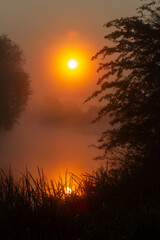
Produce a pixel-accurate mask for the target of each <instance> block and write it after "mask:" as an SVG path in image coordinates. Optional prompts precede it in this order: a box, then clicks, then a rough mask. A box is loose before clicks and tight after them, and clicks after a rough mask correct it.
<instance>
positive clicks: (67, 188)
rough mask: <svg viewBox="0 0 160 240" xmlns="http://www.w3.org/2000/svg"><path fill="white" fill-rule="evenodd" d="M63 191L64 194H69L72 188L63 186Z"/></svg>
mask: <svg viewBox="0 0 160 240" xmlns="http://www.w3.org/2000/svg"><path fill="white" fill-rule="evenodd" d="M64 192H65V194H66V195H70V194H71V193H72V189H71V188H69V187H66V188H64Z"/></svg>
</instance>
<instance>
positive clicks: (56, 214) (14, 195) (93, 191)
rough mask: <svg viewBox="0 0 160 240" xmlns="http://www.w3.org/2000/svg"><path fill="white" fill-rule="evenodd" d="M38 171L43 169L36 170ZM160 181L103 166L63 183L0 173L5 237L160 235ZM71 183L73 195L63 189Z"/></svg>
mask: <svg viewBox="0 0 160 240" xmlns="http://www.w3.org/2000/svg"><path fill="white" fill-rule="evenodd" d="M38 171H39V169H38ZM159 185H160V181H159V184H158V181H157V182H156V179H154V180H153V179H148V180H146V178H145V176H143V174H142V173H136V174H135V175H133V174H132V175H125V173H122V172H120V171H119V172H118V171H117V170H111V171H108V170H107V169H104V168H100V169H99V170H97V171H96V172H95V173H93V174H91V175H89V174H86V175H83V176H81V177H77V176H75V175H73V174H71V173H66V178H65V182H64V183H63V181H62V180H61V179H59V181H57V182H55V181H52V180H51V181H48V180H47V179H46V178H45V177H44V174H43V172H40V171H39V177H38V178H37V179H34V178H33V177H32V175H31V174H30V173H29V172H28V171H26V173H25V174H20V176H19V179H17V178H16V180H14V179H13V176H12V173H11V170H10V171H9V173H5V172H3V171H1V180H0V236H1V239H4V240H5V239H7V240H8V239H16V240H18V239H26V240H30V239H77V240H78V239H81V240H82V239H87V240H89V239H97V240H99V239H111V240H113V239H115V240H118V239H128V240H130V239H132V240H133V239H135V240H138V239H140V240H142V239H145V240H146V239H154V240H155V239H160V187H159ZM66 186H70V187H71V188H73V189H74V190H72V193H71V194H66V193H65V188H66Z"/></svg>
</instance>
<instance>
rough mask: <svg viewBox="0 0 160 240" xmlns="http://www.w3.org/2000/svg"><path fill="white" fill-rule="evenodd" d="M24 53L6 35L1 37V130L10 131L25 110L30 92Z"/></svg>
mask: <svg viewBox="0 0 160 240" xmlns="http://www.w3.org/2000/svg"><path fill="white" fill-rule="evenodd" d="M23 63H24V59H23V53H22V51H21V49H20V48H19V46H18V45H17V44H15V43H14V42H13V41H12V40H11V39H9V37H8V36H6V35H1V36H0V129H10V128H12V127H13V125H14V123H15V122H16V121H17V120H18V118H19V117H20V114H21V112H22V111H23V110H24V109H25V106H26V103H27V100H28V97H29V95H30V94H31V90H30V81H29V76H28V74H27V73H26V72H25V71H24V70H23Z"/></svg>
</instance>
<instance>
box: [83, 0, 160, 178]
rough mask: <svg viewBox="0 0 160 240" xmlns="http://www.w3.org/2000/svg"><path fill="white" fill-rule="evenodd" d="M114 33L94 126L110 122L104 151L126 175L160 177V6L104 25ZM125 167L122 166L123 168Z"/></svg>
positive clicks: (97, 93) (143, 8)
mask: <svg viewBox="0 0 160 240" xmlns="http://www.w3.org/2000/svg"><path fill="white" fill-rule="evenodd" d="M104 26H105V27H106V28H110V29H111V32H109V33H108V34H107V35H106V36H105V39H106V41H107V45H106V46H104V47H103V48H102V49H101V50H100V51H99V52H97V53H96V54H95V56H94V57H93V60H94V59H97V58H98V57H99V56H101V57H102V58H101V63H100V64H99V68H98V70H97V71H98V72H100V73H101V77H100V78H99V81H98V83H97V84H98V85H99V89H98V90H96V91H95V92H94V93H93V94H92V95H91V96H90V97H89V98H88V99H87V100H86V101H88V100H90V99H92V98H94V97H96V98H98V100H99V102H101V103H103V107H102V108H101V110H100V111H99V113H98V117H97V119H96V120H95V121H99V120H101V118H103V117H104V116H106V115H107V116H109V119H110V126H111V127H110V128H109V129H106V131H105V132H103V133H102V135H101V138H100V139H99V146H98V148H99V149H102V150H104V155H103V156H100V157H98V158H101V159H109V158H110V159H111V162H112V163H113V164H118V166H121V168H122V169H127V170H128V171H133V170H134V171H135V169H137V168H138V169H143V170H146V171H150V172H152V174H154V173H156V174H157V173H158V171H159V167H160V1H152V2H149V3H148V2H147V3H145V4H143V5H142V6H141V7H140V8H138V9H137V16H133V17H126V18H120V19H116V20H113V21H110V22H108V23H107V24H105V25H104ZM119 164H120V165H119ZM158 174H159V173H158Z"/></svg>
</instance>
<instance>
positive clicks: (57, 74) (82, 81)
mask: <svg viewBox="0 0 160 240" xmlns="http://www.w3.org/2000/svg"><path fill="white" fill-rule="evenodd" d="M91 56H92V54H91V53H90V50H89V47H87V46H85V45H84V44H77V45H74V44H73V45H70V44H68V45H67V44H66V46H65V44H64V43H62V44H61V45H60V44H59V45H58V46H57V48H56V49H54V48H53V49H50V52H49V55H48V59H47V61H46V63H49V64H48V66H47V68H48V74H49V79H50V80H51V82H52V83H53V84H54V86H56V87H58V88H61V89H62V88H63V89H65V91H66V90H67V89H68V90H71V89H72V90H74V91H75V90H76V89H77V90H78V91H79V89H80V88H81V87H82V88H83V87H84V86H85V87H87V86H88V84H89V80H90V79H91V78H92V70H93V69H92V66H93V65H92V63H93V62H91Z"/></svg>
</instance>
